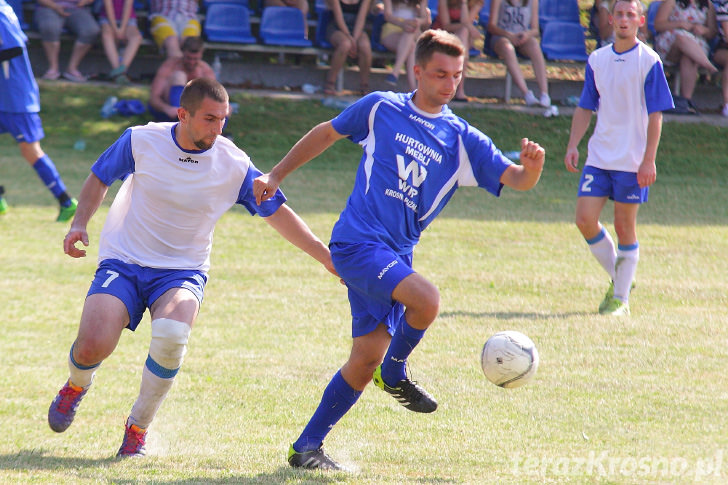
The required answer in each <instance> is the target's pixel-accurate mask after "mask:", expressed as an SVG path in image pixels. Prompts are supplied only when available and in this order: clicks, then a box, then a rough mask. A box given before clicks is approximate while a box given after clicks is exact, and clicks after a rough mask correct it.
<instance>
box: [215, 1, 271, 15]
mask: <svg viewBox="0 0 728 485" xmlns="http://www.w3.org/2000/svg"><path fill="white" fill-rule="evenodd" d="M213 3H236V4H240V5H243V6H244V7H245V8H247V9H248V10H250V13H251V14H255V13H256V12H257V10H256V1H255V0H202V1H201V2H200V5H201V6H202V10H204V11H207V9H208V8H209V7H210V5H212V4H213ZM261 3H262V2H261Z"/></svg>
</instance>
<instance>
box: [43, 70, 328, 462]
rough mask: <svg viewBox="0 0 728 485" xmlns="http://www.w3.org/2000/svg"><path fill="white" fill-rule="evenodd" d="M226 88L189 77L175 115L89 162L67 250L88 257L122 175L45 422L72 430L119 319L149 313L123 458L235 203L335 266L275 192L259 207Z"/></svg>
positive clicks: (166, 378)
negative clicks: (100, 216)
mask: <svg viewBox="0 0 728 485" xmlns="http://www.w3.org/2000/svg"><path fill="white" fill-rule="evenodd" d="M228 108H229V103H228V94H227V92H226V91H225V88H224V87H223V86H222V85H221V84H220V83H218V82H217V81H215V80H212V79H207V78H199V79H195V80H193V81H190V82H189V83H187V85H186V86H185V89H184V91H183V92H182V98H181V107H180V108H179V110H178V112H177V114H178V117H179V122H178V123H173V122H170V123H149V124H147V125H146V126H135V127H132V128H129V129H127V130H126V131H125V132H124V133H123V134H122V135H121V137H120V138H119V139H118V140H117V141H116V142H115V143H114V144H113V145H111V147H109V148H108V149H107V150H106V151H105V152H104V153H103V154H101V156H100V157H99V159H98V160H97V161H96V163H94V164H93V166H92V167H91V174H90V175H89V176H88V178H87V179H86V182H85V183H84V185H83V188H82V189H81V194H80V196H79V203H78V210H77V212H76V216H75V217H74V219H73V222H72V223H71V228H70V230H69V231H68V234H67V235H66V237H65V239H64V241H63V248H64V250H65V252H66V254H68V255H69V256H71V257H74V258H79V257H83V256H85V254H86V251H84V250H83V249H80V248H77V247H75V244H76V243H78V242H79V241H80V242H81V243H82V244H83V245H85V246H88V244H89V237H88V233H87V232H86V227H87V224H88V222H89V220H90V219H91V216H92V215H93V214H94V212H96V209H98V207H99V206H100V205H101V202H102V201H103V199H104V197H105V195H106V192H107V190H108V188H109V186H110V185H111V184H112V183H113V182H114V181H115V180H117V179H123V180H124V182H123V184H122V186H121V188H120V189H119V191H118V193H117V195H116V197H115V198H114V202H113V203H112V205H111V208H110V209H109V213H108V215H107V217H106V222H105V224H104V228H103V230H102V231H101V236H100V242H99V266H98V269H97V271H96V275H95V277H94V279H93V281H92V282H91V288H90V289H89V292H88V296H87V297H86V301H85V303H84V307H83V313H82V315H81V323H80V326H79V330H78V336H77V337H76V340H75V341H74V343H73V345H72V346H71V351H70V353H69V356H68V368H69V370H70V376H69V379H68V381H67V382H66V384H65V385H64V386H63V388H62V389H61V390H60V392H59V393H58V395H57V396H56V398H55V399H54V400H53V403H52V404H51V406H50V408H49V410H48V424H49V425H50V427H51V429H53V430H54V431H56V432H59V433H60V432H63V431H65V430H66V429H67V428H68V427H69V426H70V425H71V422H72V421H73V419H74V416H75V413H76V409H77V407H78V405H79V403H80V402H81V399H82V398H83V397H84V395H85V394H86V392H87V391H88V389H89V388H90V386H91V383H92V381H93V378H94V374H95V373H96V371H97V369H98V368H99V366H100V365H101V362H102V361H103V360H104V359H105V358H106V357H108V356H109V355H111V353H112V352H113V351H114V349H115V348H116V345H117V343H118V342H119V338H120V337H121V333H122V331H123V330H124V328H128V329H130V330H132V331H133V330H135V329H136V327H137V325H138V324H139V322H140V320H141V319H142V316H143V314H144V312H145V310H146V309H147V308H148V309H149V313H150V315H151V327H152V340H151V344H150V345H149V355H148V357H147V360H146V363H145V365H144V369H143V371H142V383H141V388H140V390H139V397H138V398H137V400H136V402H135V403H134V406H133V407H132V410H131V413H130V414H129V417H128V419H127V422H126V426H125V433H124V440H123V442H122V445H121V448H120V449H119V451H118V453H117V456H120V457H127V456H141V455H144V453H145V439H146V433H147V428H148V427H149V425H150V424H151V422H152V420H153V419H154V416H155V414H156V412H157V410H158V409H159V406H160V405H161V404H162V401H163V400H164V398H165V396H166V395H167V392H168V391H169V389H170V388H171V386H172V383H173V381H174V378H175V376H176V374H177V372H178V371H179V369H180V366H181V365H182V358H183V357H184V354H185V352H186V348H187V340H188V338H189V335H190V331H191V330H192V324H193V323H194V321H195V318H196V317H197V314H198V312H199V310H200V305H201V304H202V299H203V295H204V289H205V283H206V282H207V271H208V269H209V267H210V250H211V248H212V233H213V230H214V227H215V224H216V222H217V221H218V219H219V218H220V217H221V216H222V215H223V213H225V211H227V210H228V209H229V208H230V207H232V206H233V205H234V204H240V205H242V206H243V207H245V208H246V209H247V210H248V211H249V212H250V213H251V214H253V215H254V214H258V215H260V216H262V217H263V218H264V219H265V221H266V222H267V223H268V224H270V225H271V226H272V227H273V228H274V229H276V230H277V231H278V232H279V233H280V234H281V235H282V236H283V237H284V238H286V239H287V240H288V241H290V242H291V243H293V244H294V245H296V246H297V247H299V248H300V249H302V250H303V251H305V252H306V253H308V254H309V255H310V256H312V257H313V258H315V259H316V260H317V261H319V262H321V263H322V264H323V265H324V266H325V267H326V268H327V269H328V270H329V271H331V272H332V273H334V274H336V272H335V270H334V269H333V265H332V263H331V256H330V254H329V250H328V249H327V248H326V245H325V244H324V243H322V242H321V240H319V239H318V238H317V237H316V236H315V235H314V234H313V233H312V232H311V231H310V229H309V228H308V226H307V225H306V224H305V223H304V222H303V220H301V219H300V218H299V217H298V216H297V215H296V213H295V212H293V211H292V210H291V209H290V208H289V207H288V206H287V205H285V204H284V202H285V200H286V199H285V197H284V195H283V194H282V193H281V192H279V191H277V192H276V193H275V194H272V195H273V197H271V198H270V199H269V200H267V201H266V202H265V203H263V204H256V203H255V197H254V196H253V179H254V178H255V177H257V176H258V175H260V174H261V172H260V171H258V170H257V169H256V168H255V166H254V165H253V163H252V162H251V161H250V158H248V156H247V155H246V154H245V153H244V152H243V151H242V150H240V149H239V148H238V147H236V146H235V145H234V144H233V143H232V142H231V141H230V140H228V139H226V138H224V137H220V136H219V135H220V134H221V133H222V126H223V123H224V122H225V115H226V114H227V112H228Z"/></svg>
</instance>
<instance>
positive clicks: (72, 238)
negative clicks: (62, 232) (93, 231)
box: [63, 227, 88, 258]
mask: <svg viewBox="0 0 728 485" xmlns="http://www.w3.org/2000/svg"><path fill="white" fill-rule="evenodd" d="M79 241H81V243H82V244H83V245H84V246H88V233H87V232H86V229H84V228H74V227H71V229H70V230H69V231H68V234H66V237H65V238H63V252H64V253H66V254H67V255H69V256H71V257H72V258H83V257H85V256H86V250H85V249H78V248H77V247H76V243H77V242H79Z"/></svg>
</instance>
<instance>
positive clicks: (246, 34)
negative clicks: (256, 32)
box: [203, 3, 258, 44]
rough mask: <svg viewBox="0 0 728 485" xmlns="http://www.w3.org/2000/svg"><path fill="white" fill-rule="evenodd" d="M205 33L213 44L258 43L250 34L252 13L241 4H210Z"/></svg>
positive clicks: (204, 27)
mask: <svg viewBox="0 0 728 485" xmlns="http://www.w3.org/2000/svg"><path fill="white" fill-rule="evenodd" d="M203 31H204V33H205V37H206V38H207V40H209V41H211V42H229V43H233V44H255V43H256V42H257V41H258V39H256V38H255V37H254V36H253V34H252V33H251V32H250V11H249V10H248V7H246V6H244V5H241V4H235V3H213V4H210V6H209V7H208V8H207V14H206V15H205V24H204V26H203Z"/></svg>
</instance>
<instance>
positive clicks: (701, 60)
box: [671, 35, 718, 73]
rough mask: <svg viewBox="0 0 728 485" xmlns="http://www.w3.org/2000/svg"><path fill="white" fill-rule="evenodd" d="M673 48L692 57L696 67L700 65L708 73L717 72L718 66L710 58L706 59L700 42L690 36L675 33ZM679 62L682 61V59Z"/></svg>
mask: <svg viewBox="0 0 728 485" xmlns="http://www.w3.org/2000/svg"><path fill="white" fill-rule="evenodd" d="M675 48H677V49H678V50H679V51H680V52H681V53H682V54H684V55H685V56H688V57H689V58H690V59H692V61H693V63H695V64H696V65H697V66H698V67H702V68H704V69H706V70H707V71H708V72H710V73H715V72H718V68H717V67H715V66H714V65H713V63H712V62H710V59H708V56H707V55H706V54H705V51H703V48H702V47H700V44H698V43H697V42H695V40H693V39H692V38H690V37H686V36H684V35H676V36H675V43H674V44H673V47H672V49H675ZM672 49H671V50H672ZM680 62H681V63H682V59H681V61H680Z"/></svg>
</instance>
